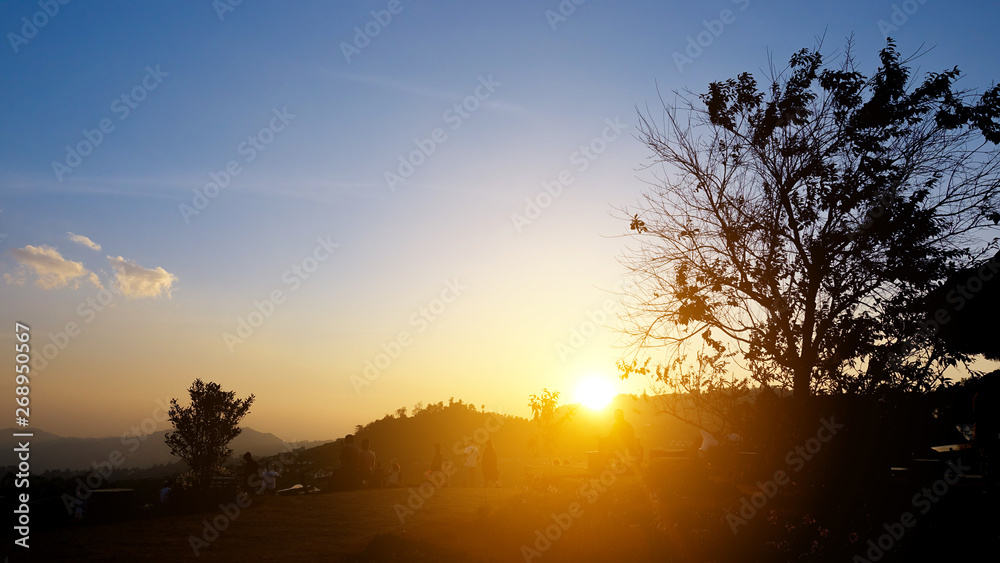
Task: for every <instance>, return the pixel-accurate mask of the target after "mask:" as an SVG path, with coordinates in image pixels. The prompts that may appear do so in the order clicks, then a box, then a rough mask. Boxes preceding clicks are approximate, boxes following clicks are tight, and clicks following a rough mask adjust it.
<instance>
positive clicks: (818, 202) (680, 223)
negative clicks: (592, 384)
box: [620, 39, 1000, 397]
mask: <svg viewBox="0 0 1000 563" xmlns="http://www.w3.org/2000/svg"><path fill="white" fill-rule="evenodd" d="M820 47H821V46H820ZM819 49H820V48H819V47H818V48H817V49H815V50H807V49H803V50H801V51H799V52H798V53H796V54H794V55H793V56H792V57H791V59H790V62H789V65H788V67H787V68H785V69H784V70H782V71H780V72H778V71H774V70H772V71H771V73H770V75H769V76H770V77H769V80H768V84H767V86H766V89H764V90H761V89H759V88H758V84H757V81H756V79H755V78H754V77H753V76H752V75H751V74H749V73H743V74H740V75H739V76H738V77H736V78H731V79H728V80H725V81H721V82H715V83H712V84H711V85H710V86H709V87H708V91H707V92H706V93H704V94H702V95H700V96H697V97H695V96H694V95H693V94H691V93H690V92H687V93H678V94H677V97H676V98H675V101H674V103H672V104H668V103H666V102H664V103H663V109H664V115H663V120H662V121H660V120H658V119H654V118H653V116H652V115H650V114H648V112H647V114H646V115H640V135H641V138H642V140H643V142H644V143H645V144H646V145H647V146H648V147H649V148H650V149H651V151H652V157H651V160H652V164H651V165H650V166H660V167H662V173H658V174H656V175H655V180H654V181H652V182H650V185H651V187H652V189H651V190H649V191H648V192H647V193H646V194H645V198H644V200H643V201H642V202H641V203H640V205H639V209H638V210H634V209H633V210H630V209H624V210H623V212H624V216H623V219H625V220H627V221H628V222H629V224H630V227H631V230H632V233H631V236H632V237H633V239H634V240H635V242H636V243H637V244H636V245H633V246H632V247H631V248H629V249H628V250H627V251H626V254H625V256H624V258H623V263H624V264H625V266H626V267H627V268H628V269H629V270H630V272H631V273H632V274H633V276H634V277H635V278H636V282H637V284H638V288H637V289H635V290H633V291H632V292H631V293H630V295H628V296H627V297H626V305H627V306H628V315H627V319H626V326H625V329H624V330H625V333H626V336H627V337H628V344H629V345H630V346H631V352H634V355H633V357H632V359H631V361H628V360H626V361H624V362H622V364H621V365H620V368H621V370H622V375H623V377H628V376H629V375H632V374H635V373H637V372H638V373H647V374H649V375H650V376H651V377H652V378H653V379H654V380H655V381H656V382H657V383H659V384H663V385H666V386H667V387H669V388H673V389H678V390H687V391H691V390H695V391H708V392H721V391H723V390H731V389H735V390H736V392H737V393H743V392H745V389H744V390H743V391H741V390H740V388H739V385H738V384H733V383H732V381H731V379H732V376H733V374H734V373H736V372H735V371H734V367H735V366H738V367H739V372H740V373H746V374H749V375H750V377H751V381H756V382H757V383H759V384H763V385H767V386H772V387H775V388H781V389H786V390H792V391H793V393H794V395H796V396H801V397H804V396H808V395H809V394H810V393H816V392H823V393H875V392H878V391H879V390H887V389H928V388H931V387H933V386H935V385H936V384H937V383H939V382H941V381H942V379H943V372H944V370H945V369H946V368H948V367H949V366H952V365H955V364H956V363H957V362H963V361H966V360H968V359H969V357H968V355H966V354H963V353H962V352H961V351H956V350H954V349H952V348H950V347H948V346H946V345H945V343H944V342H943V341H942V340H941V338H940V335H939V334H938V331H937V324H938V322H936V321H935V320H934V319H928V318H927V314H926V307H925V306H923V304H924V302H925V300H926V299H927V298H928V295H929V294H931V292H933V291H934V290H936V289H939V288H940V287H941V286H942V284H943V283H944V281H945V280H946V279H947V278H948V277H949V276H950V275H952V274H954V273H955V272H957V271H959V270H961V269H962V268H966V267H969V266H970V265H973V264H976V263H977V260H981V259H982V257H983V256H986V255H988V254H992V252H993V251H995V250H996V248H997V239H996V238H993V239H992V240H990V239H989V237H990V236H993V235H995V232H996V225H997V223H998V222H1000V152H998V149H997V143H998V142H1000V87H997V86H994V87H991V88H989V89H988V90H986V91H985V92H983V93H981V94H980V93H976V92H974V91H970V90H961V89H958V87H957V84H956V82H957V80H958V78H959V76H960V73H959V70H958V69H957V68H953V69H950V70H944V71H942V72H931V73H928V74H927V75H926V76H924V77H923V78H922V79H917V78H916V77H915V76H914V75H913V70H912V69H911V68H910V67H909V66H908V65H909V64H910V62H911V60H912V59H907V60H903V59H902V58H901V57H900V55H899V53H898V51H897V50H896V46H895V44H894V43H893V42H892V40H891V39H890V40H889V42H888V45H887V46H886V47H885V48H884V49H883V50H882V51H881V52H880V54H879V62H880V64H879V66H878V68H877V70H876V71H875V72H874V74H872V75H871V76H865V75H864V74H863V73H862V72H861V71H860V70H859V69H858V68H857V66H856V65H855V60H854V57H853V55H852V52H851V44H850V42H848V44H847V48H846V50H845V52H844V53H843V54H842V55H841V57H840V62H839V64H838V65H837V66H835V67H833V68H830V67H828V66H827V65H825V63H824V57H823V56H822V55H821V53H820V50H819ZM655 347H665V348H666V352H667V359H666V361H664V362H662V363H661V364H660V365H659V366H657V367H656V368H655V369H652V368H651V369H644V368H645V366H644V365H641V364H639V363H638V356H639V355H640V353H643V352H648V351H649V350H650V349H652V348H655ZM689 358H690V359H689ZM734 385H735V386H734Z"/></svg>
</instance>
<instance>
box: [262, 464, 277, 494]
mask: <svg viewBox="0 0 1000 563" xmlns="http://www.w3.org/2000/svg"><path fill="white" fill-rule="evenodd" d="M278 477H281V474H280V473H278V472H277V471H275V470H274V464H269V465H268V466H267V471H264V473H262V474H261V478H262V479H263V480H264V494H266V495H273V494H274V491H275V487H276V485H277V483H278Z"/></svg>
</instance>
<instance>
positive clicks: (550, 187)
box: [0, 0, 1000, 440]
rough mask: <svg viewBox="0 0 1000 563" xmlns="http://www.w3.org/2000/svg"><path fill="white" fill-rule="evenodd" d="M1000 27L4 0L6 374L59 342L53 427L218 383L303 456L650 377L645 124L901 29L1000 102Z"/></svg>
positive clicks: (616, 5)
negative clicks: (537, 397) (719, 90)
mask: <svg viewBox="0 0 1000 563" xmlns="http://www.w3.org/2000/svg"><path fill="white" fill-rule="evenodd" d="M998 27H1000V11H998V10H997V9H996V6H995V5H994V4H993V3H991V2H986V1H982V2H971V1H970V2H962V3H958V4H955V3H946V2H943V1H941V0H923V1H919V0H909V1H907V2H898V1H897V2H889V1H875V2H862V1H860V0H851V1H845V2H835V3H834V2H798V3H786V2H766V1H762V0H714V1H711V2H698V3H692V2H610V1H607V0H585V1H581V0H576V1H573V0H563V1H562V2H559V1H556V0H542V1H538V0H535V1H521V0H511V1H508V2H460V1H440V2H421V1H409V0H392V1H382V0H377V1H365V2H322V1H294V0H289V1H284V2H250V1H244V2H237V1H236V0H216V1H214V2H213V1H211V0H197V1H194V0H185V1H176V2H169V3H168V2H143V3H132V2H124V1H92V2H82V1H77V2H66V3H62V2H59V1H57V0H49V1H48V2H46V1H45V0H43V1H41V2H36V1H16V2H5V3H3V5H2V6H0V32H2V33H3V37H4V41H3V44H2V45H0V117H2V120H3V131H4V132H5V134H4V135H3V136H2V137H0V277H2V280H0V302H2V304H3V307H2V313H0V315H2V318H3V321H4V322H3V328H2V329H0V341H2V342H3V343H4V344H3V351H2V353H0V361H2V362H3V364H4V365H12V364H13V363H14V361H15V359H14V355H13V353H12V352H11V351H12V350H13V345H14V342H15V340H14V339H15V335H14V332H15V327H14V323H15V322H22V323H25V324H26V325H28V326H30V334H31V343H32V345H33V348H32V354H33V355H34V356H35V357H34V358H33V361H32V366H33V369H32V373H33V377H32V379H31V391H30V408H31V412H30V424H31V426H32V427H36V428H41V429H45V430H47V431H49V432H54V433H56V434H61V435H69V436H81V437H89V436H106V435H120V434H122V433H124V432H127V431H128V430H129V428H131V427H133V426H135V425H137V424H139V423H140V422H141V421H143V420H145V419H147V418H150V417H151V416H154V415H155V414H156V412H157V409H158V408H159V406H158V405H159V404H160V403H162V402H163V401H165V400H168V399H169V398H171V397H179V398H181V399H182V403H184V402H186V398H187V395H186V390H187V388H188V387H189V386H190V384H191V382H192V381H193V380H194V379H195V378H202V379H205V380H211V381H215V382H218V383H220V384H221V385H222V386H223V387H224V388H225V389H228V390H233V391H235V392H236V394H237V395H238V396H240V397H245V396H247V395H250V394H254V395H255V397H256V400H255V402H254V405H253V407H252V409H251V413H250V414H249V415H248V416H247V417H246V418H245V419H244V421H243V423H244V425H246V426H250V427H253V428H255V429H257V430H261V431H265V432H272V433H275V434H277V435H278V436H281V437H283V438H285V439H288V440H305V439H330V438H334V437H338V436H342V435H343V434H345V433H347V432H350V431H351V430H352V429H353V428H354V427H355V425H357V424H365V423H367V422H369V421H371V420H373V419H377V418H381V417H382V416H383V415H385V414H386V413H389V412H393V411H395V410H396V409H398V408H399V407H403V406H406V407H410V408H412V406H413V405H414V404H416V403H418V402H423V403H429V402H438V401H442V400H443V401H447V400H448V399H449V398H450V397H454V398H455V399H456V400H457V399H462V400H464V401H466V402H471V403H473V404H476V405H485V407H486V408H487V409H489V410H496V411H500V412H504V413H507V414H514V415H519V416H530V410H529V409H528V406H527V403H528V395H530V394H533V393H539V392H541V390H542V389H543V388H548V389H555V390H559V391H561V392H562V393H563V398H564V399H565V400H570V401H571V400H572V399H573V390H574V389H575V387H576V385H577V384H578V383H579V382H580V381H581V380H582V379H585V378H604V379H606V380H608V381H610V382H611V383H612V384H613V385H614V390H615V391H617V392H641V391H642V389H643V385H642V382H634V381H629V382H621V381H618V380H617V379H616V373H617V371H616V369H615V362H616V361H617V360H618V359H619V357H620V356H621V354H622V350H621V348H620V344H621V342H620V339H619V336H618V333H617V332H616V331H615V330H614V327H615V325H617V324H618V322H617V315H618V313H619V312H620V311H621V310H622V306H621V305H620V304H619V303H618V301H617V298H616V297H615V293H616V291H619V290H620V289H621V287H622V284H623V283H625V279H626V278H625V273H626V272H625V270H624V268H623V266H621V264H620V263H619V261H618V259H619V257H620V256H621V255H622V253H623V252H624V251H625V245H626V243H627V239H626V238H623V237H622V235H623V234H626V233H627V232H628V224H627V221H624V220H623V219H622V218H621V213H619V212H616V209H618V208H622V207H628V206H631V205H634V204H635V203H636V202H637V201H638V200H639V198H640V197H641V195H642V193H643V192H644V191H645V190H646V189H647V185H646V183H645V182H647V181H650V180H651V179H652V177H651V175H650V173H649V172H648V171H646V170H643V165H644V163H646V162H647V159H648V157H649V155H650V153H649V151H648V149H647V148H646V147H644V146H643V145H642V143H640V142H639V141H638V140H637V138H636V135H635V123H636V117H637V111H643V112H645V111H646V110H647V109H648V110H649V111H650V112H651V114H652V115H654V116H658V115H662V114H661V113H659V111H658V110H659V109H660V108H661V106H660V97H659V96H660V95H662V96H663V97H664V98H665V99H668V100H670V99H673V98H672V96H673V94H672V92H674V91H683V90H686V89H689V90H691V91H694V92H696V93H699V92H703V91H705V90H706V88H707V85H708V84H709V83H710V82H712V81H716V80H724V79H727V78H730V77H735V76H736V75H737V74H739V73H741V72H744V71H749V72H752V73H756V74H758V76H763V72H764V71H765V70H766V69H767V67H768V63H769V60H773V61H774V62H775V63H776V64H777V65H778V66H779V67H780V66H784V63H785V62H787V60H788V57H789V56H790V55H791V54H792V53H794V52H795V51H797V50H799V49H802V48H812V47H815V46H816V45H817V42H818V41H819V39H820V38H824V39H823V44H822V50H823V52H824V53H826V54H827V55H828V56H829V57H833V58H835V57H836V56H837V55H838V54H839V53H843V47H844V44H845V42H846V38H847V37H848V36H851V35H853V38H854V43H855V49H854V50H855V55H856V57H857V59H858V64H859V66H860V67H861V68H862V69H864V70H867V71H870V70H871V69H873V68H874V65H875V64H876V62H877V52H878V50H879V49H881V48H882V47H884V45H885V38H886V36H887V35H890V36H891V37H893V38H894V39H895V40H896V42H897V44H898V46H899V49H900V51H901V52H903V53H904V54H910V53H913V52H916V51H918V50H920V49H927V48H931V49H930V51H929V52H928V53H926V54H925V55H924V56H923V57H922V58H920V59H919V61H918V62H919V65H918V66H919V69H920V72H921V73H923V72H928V71H940V70H944V69H949V68H952V67H953V66H956V65H957V66H958V67H959V68H960V69H961V70H962V71H963V73H964V78H963V79H962V83H961V84H962V85H963V86H966V87H969V88H978V89H983V88H985V87H988V86H990V85H991V84H993V82H994V81H995V80H996V79H997V77H998V76H1000V72H998V68H997V64H996V57H995V55H996V53H997V52H998V47H1000V39H998V38H997V35H996V33H995V30H996V29H997V28H998ZM3 385H4V392H5V394H7V395H6V396H13V393H14V383H13V378H9V379H8V380H5V382H4V384H3ZM10 408H11V409H12V410H13V408H14V407H13V406H11V407H10ZM4 424H6V423H3V424H0V426H3V425H4ZM10 425H13V415H12V419H11V424H10ZM165 428H166V427H165V426H163V425H162V423H161V426H160V429H165Z"/></svg>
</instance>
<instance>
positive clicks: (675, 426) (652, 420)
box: [297, 395, 700, 471]
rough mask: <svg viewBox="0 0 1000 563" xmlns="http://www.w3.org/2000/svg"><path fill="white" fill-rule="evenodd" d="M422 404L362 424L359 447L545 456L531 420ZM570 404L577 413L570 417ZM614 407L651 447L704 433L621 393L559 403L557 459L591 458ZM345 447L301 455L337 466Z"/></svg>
mask: <svg viewBox="0 0 1000 563" xmlns="http://www.w3.org/2000/svg"><path fill="white" fill-rule="evenodd" d="M418 407H419V408H416V409H415V410H414V411H412V412H409V413H407V412H406V409H400V410H399V411H397V412H396V413H394V414H387V415H386V416H384V417H383V418H381V419H379V420H375V421H373V422H370V423H368V424H366V425H363V426H362V425H359V427H358V429H357V432H356V433H355V436H356V439H357V443H358V445H359V446H360V443H361V440H364V439H368V440H370V442H371V449H372V451H374V452H375V454H376V457H377V459H380V460H382V461H383V463H386V464H388V463H389V462H390V461H391V460H393V459H396V460H398V461H399V462H400V463H413V464H416V465H418V466H421V467H422V466H425V465H429V463H430V460H431V458H432V457H433V454H434V443H435V442H437V443H440V444H441V450H442V453H443V457H444V459H446V460H447V459H451V460H453V461H454V462H456V463H459V462H460V461H461V459H462V457H463V456H462V450H463V448H464V446H463V442H464V440H465V438H466V437H468V438H471V439H473V440H474V441H476V442H478V443H479V445H480V449H482V443H484V442H485V441H486V440H487V439H489V440H492V441H493V443H494V447H495V448H496V450H497V455H498V456H499V458H501V459H504V458H507V459H518V460H522V461H525V462H530V461H533V460H534V461H541V460H543V459H545V455H544V453H543V451H542V447H541V442H540V440H539V436H540V429H539V426H538V425H537V424H536V423H535V422H533V421H531V420H528V419H527V418H523V417H517V416H510V415H501V414H498V413H494V412H489V411H484V410H482V409H481V408H477V407H476V406H475V405H473V404H469V403H464V402H463V401H461V400H458V401H449V403H447V404H445V403H444V402H439V403H432V404H429V405H427V406H423V405H422V404H420V405H418ZM571 408H572V409H573V414H572V415H571V416H569V417H565V416H564V415H566V414H567V413H568V412H569V410H570V409H571ZM615 408H621V409H623V411H624V412H625V418H626V420H628V421H629V422H630V423H631V424H632V425H633V427H634V429H635V434H636V436H637V437H638V438H640V439H641V440H642V443H643V445H644V447H646V448H647V449H649V448H664V449H672V448H678V447H683V446H687V445H688V444H690V443H691V440H692V438H695V437H698V436H700V434H699V433H698V431H697V430H696V429H694V428H693V427H691V426H688V425H686V424H683V423H681V422H679V421H677V419H675V418H673V417H670V416H667V415H663V414H657V413H656V409H655V408H654V406H653V405H650V404H648V403H646V402H644V401H641V400H636V399H633V398H632V397H630V396H627V395H620V396H618V397H616V398H615V399H614V400H613V401H612V403H611V404H610V405H608V406H607V407H606V408H604V409H602V410H600V411H592V410H589V409H586V408H584V407H580V406H579V405H564V406H562V407H560V408H559V413H558V415H557V419H559V420H560V422H558V423H557V424H558V425H559V430H558V431H557V434H556V435H557V442H556V444H555V447H554V452H553V453H554V457H556V458H558V459H564V460H570V461H573V462H586V460H587V452H588V451H592V450H596V449H597V447H598V440H599V439H601V438H603V437H606V436H608V435H609V434H610V432H611V424H612V422H613V416H612V414H613V412H614V409H615ZM341 446H342V440H341V439H338V440H337V441H336V442H332V443H328V444H324V445H322V446H319V447H315V448H311V449H307V450H305V451H304V452H302V453H301V454H299V455H298V456H297V458H298V459H300V460H302V461H308V462H312V463H314V464H317V465H319V466H326V467H336V466H337V465H338V464H339V461H338V456H339V453H340V449H341ZM421 471H422V469H421Z"/></svg>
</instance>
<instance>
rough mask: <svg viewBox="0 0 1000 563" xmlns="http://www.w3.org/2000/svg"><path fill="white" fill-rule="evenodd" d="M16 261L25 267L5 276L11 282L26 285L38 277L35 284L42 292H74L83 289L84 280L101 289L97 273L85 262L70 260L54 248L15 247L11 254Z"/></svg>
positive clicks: (43, 246)
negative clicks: (54, 290)
mask: <svg viewBox="0 0 1000 563" xmlns="http://www.w3.org/2000/svg"><path fill="white" fill-rule="evenodd" d="M10 253H11V255H13V256H14V259H15V260H17V261H18V263H19V264H20V265H21V266H20V267H19V268H18V269H17V271H16V272H15V273H14V275H10V274H4V276H3V277H4V279H5V280H6V281H7V283H13V284H17V285H23V284H24V282H25V280H26V279H27V278H28V277H30V276H32V275H34V276H36V277H37V279H35V285H37V286H38V287H40V288H42V289H59V288H62V287H67V286H69V287H70V288H72V289H76V288H78V287H80V282H81V281H84V280H86V281H89V282H90V283H92V284H93V285H94V287H98V288H100V287H101V282H100V280H98V279H97V274H95V273H94V272H91V271H89V270H87V269H86V268H84V267H83V263H81V262H73V261H72V260H67V259H65V258H63V257H62V255H61V254H59V251H58V250H56V249H55V248H52V247H51V246H46V245H44V244H43V245H42V246H31V245H30V244H29V245H27V246H25V247H24V248H14V249H11V251H10Z"/></svg>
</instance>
